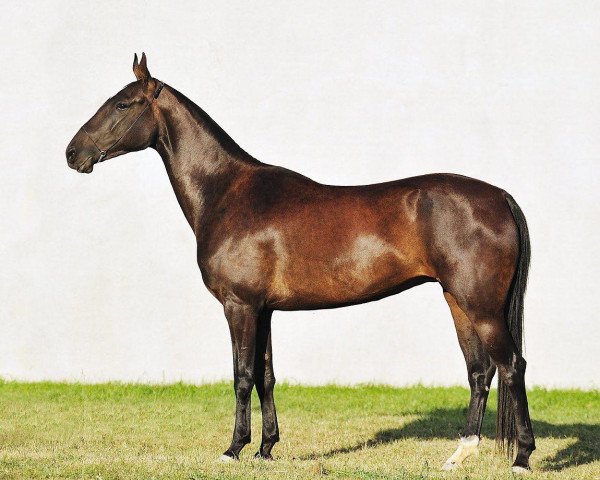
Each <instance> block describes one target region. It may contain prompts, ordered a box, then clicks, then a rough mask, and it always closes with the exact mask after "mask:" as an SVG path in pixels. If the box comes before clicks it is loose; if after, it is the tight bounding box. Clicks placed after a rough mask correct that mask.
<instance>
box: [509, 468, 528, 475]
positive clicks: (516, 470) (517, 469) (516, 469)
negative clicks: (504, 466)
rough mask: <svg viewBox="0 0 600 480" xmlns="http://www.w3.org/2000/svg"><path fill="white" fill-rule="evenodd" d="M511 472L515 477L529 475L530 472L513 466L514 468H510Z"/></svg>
mask: <svg viewBox="0 0 600 480" xmlns="http://www.w3.org/2000/svg"><path fill="white" fill-rule="evenodd" d="M512 472H513V473H514V474H515V475H528V474H530V473H531V470H529V469H528V468H525V467H519V466H515V467H512Z"/></svg>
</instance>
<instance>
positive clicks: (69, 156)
mask: <svg viewBox="0 0 600 480" xmlns="http://www.w3.org/2000/svg"><path fill="white" fill-rule="evenodd" d="M75 153H76V150H75V149H74V148H69V149H68V150H67V160H68V161H71V160H73V157H75Z"/></svg>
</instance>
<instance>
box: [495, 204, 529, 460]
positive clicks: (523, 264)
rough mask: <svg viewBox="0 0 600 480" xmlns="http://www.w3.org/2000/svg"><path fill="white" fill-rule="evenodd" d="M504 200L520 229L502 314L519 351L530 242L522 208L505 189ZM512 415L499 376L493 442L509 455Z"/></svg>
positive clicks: (513, 439) (513, 433)
mask: <svg viewBox="0 0 600 480" xmlns="http://www.w3.org/2000/svg"><path fill="white" fill-rule="evenodd" d="M505 197H506V202H507V203H508V206H509V208H510V211H511V212H512V215H513V218H514V219H515V223H516V224H517V228H518V230H519V261H518V264H517V270H516V271H515V274H514V277H513V281H512V285H511V287H510V292H509V294H508V298H507V301H506V307H505V316H506V322H507V324H508V329H509V330H510V334H511V335H512V338H513V340H514V342H515V345H516V347H517V350H518V351H519V353H521V352H522V349H523V301H524V298H525V290H526V288H527V272H528V270H529V260H530V258H531V246H530V244H529V230H528V228H527V221H526V220H525V215H524V214H523V211H522V210H521V208H520V207H519V205H517V202H515V199H514V198H513V197H511V196H510V195H509V194H508V193H506V194H505ZM516 437H517V435H516V429H515V415H514V409H513V406H512V399H511V397H510V392H509V390H508V387H507V386H506V384H505V383H504V382H503V381H502V379H501V378H500V376H498V412H497V416H496V445H497V446H498V447H499V449H500V450H505V451H506V452H507V454H508V455H509V456H512V452H513V448H514V445H515V443H516Z"/></svg>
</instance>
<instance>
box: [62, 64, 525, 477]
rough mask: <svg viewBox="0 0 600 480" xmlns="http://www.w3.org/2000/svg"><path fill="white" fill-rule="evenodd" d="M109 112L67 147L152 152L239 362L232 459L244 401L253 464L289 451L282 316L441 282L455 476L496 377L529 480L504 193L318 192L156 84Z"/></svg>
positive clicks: (507, 427) (456, 183)
mask: <svg viewBox="0 0 600 480" xmlns="http://www.w3.org/2000/svg"><path fill="white" fill-rule="evenodd" d="M133 71H134V73H135V76H136V78H137V81H136V82H133V83H131V84H129V85H127V86H126V87H125V88H124V89H123V90H121V91H120V92H118V93H117V94H116V95H114V96H113V97H111V98H110V99H108V100H107V101H106V102H105V103H104V105H102V106H101V107H100V109H99V110H98V112H97V113H96V114H95V115H94V116H93V117H92V118H91V119H90V120H89V121H88V122H86V123H85V124H84V125H83V126H82V127H81V128H80V130H79V131H78V132H77V134H76V135H75V137H74V138H73V140H71V142H70V143H69V146H68V147H67V151H66V155H67V162H68V165H69V166H70V167H71V168H73V169H75V170H77V171H78V172H85V173H90V172H92V170H93V169H94V165H95V164H96V163H98V162H101V161H104V160H108V159H110V158H114V157H118V156H119V155H123V154H125V153H128V152H132V151H137V150H142V149H145V148H147V147H151V148H154V149H155V150H156V151H157V152H158V153H159V154H160V156H161V157H162V159H163V162H164V164H165V167H166V170H167V173H168V175H169V179H170V181H171V184H172V186H173V189H174V190H175V195H176V197H177V200H178V201H179V204H180V206H181V209H182V210H183V213H184V215H185V217H186V219H187V221H188V222H189V224H190V226H191V227H192V230H193V231H194V234H195V235H196V239H197V259H198V266H199V267H200V272H201V273H202V278H203V280H204V283H205V284H206V286H207V288H208V290H209V291H210V292H211V293H212V294H213V295H214V296H215V297H216V298H217V299H218V300H219V302H221V304H222V305H223V308H224V312H225V316H226V318H227V322H228V323H229V330H230V333H231V343H232V350H233V366H234V388H235V395H236V414H235V428H234V432H233V440H232V442H231V446H230V447H229V448H228V449H227V451H226V452H225V453H224V454H223V457H222V459H224V460H233V459H238V458H239V454H240V451H241V450H242V448H243V447H244V445H246V444H247V443H249V442H250V394H251V391H252V388H253V387H254V386H256V389H257V391H258V396H259V398H260V402H261V409H262V420H263V428H262V442H261V445H260V449H259V451H258V453H257V454H256V455H257V456H258V457H261V458H264V459H272V457H271V449H272V448H273V445H274V444H275V443H276V442H277V441H278V440H279V430H278V426H277V416H276V413H275V401H274V398H273V387H274V385H275V376H274V374H273V358H272V354H271V351H272V350H271V315H272V313H273V311H274V310H306V309H320V308H334V307H341V306H345V305H353V304H359V303H364V302H369V301H373V300H377V299H380V298H383V297H386V296H388V295H392V294H395V293H398V292H401V291H403V290H406V289H408V288H411V287H413V286H415V285H419V284H421V283H424V282H438V283H439V284H440V285H441V286H442V288H443V292H444V297H445V298H446V301H447V302H448V305H449V306H450V311H451V313H452V317H453V319H454V324H455V327H456V332H457V335H458V341H459V344H460V347H461V349H462V351H463V354H464V357H465V360H466V363H467V371H468V378H469V385H470V387H471V401H470V404H469V411H468V415H467V423H466V426H465V429H464V431H463V434H462V436H461V439H460V443H459V447H458V449H457V450H456V452H455V453H454V454H453V455H452V456H451V457H450V458H449V459H448V461H447V462H446V463H445V464H444V467H443V468H445V469H453V468H456V467H457V466H458V465H460V464H461V463H462V461H463V460H464V459H465V458H466V457H468V456H469V455H471V454H473V453H476V451H477V446H478V444H479V439H480V430H481V423H482V419H483V415H484V410H485V405H486V401H487V397H488V393H489V388H490V384H491V381H492V378H493V376H494V374H495V372H496V368H497V369H498V372H499V395H498V396H499V404H498V417H497V432H496V439H497V442H498V444H499V446H500V447H501V448H504V449H506V450H507V451H508V452H509V454H510V452H512V447H513V444H515V443H516V445H517V453H516V458H515V460H514V464H513V471H515V472H524V471H526V470H527V469H529V456H530V454H531V452H533V450H534V449H535V442H534V437H533V432H532V428H531V421H530V419H529V411H528V406H527V396H526V392H525V380H524V376H525V364H526V363H525V360H524V359H523V357H522V355H521V344H522V328H523V297H524V294H525V287H526V282H527V271H528V267H529V255H530V254H529V252H530V250H529V234H528V231H527V223H526V221H525V217H524V215H523V212H522V211H521V209H520V208H519V206H518V205H517V203H516V202H515V200H514V199H513V198H512V197H511V196H510V195H509V194H508V193H506V192H505V191H504V190H501V189H499V188H497V187H494V186H492V185H489V184H487V183H484V182H482V181H479V180H475V179H472V178H467V177H463V176H459V175H450V174H432V175H424V176H420V177H414V178H407V179H403V180H396V181H392V182H387V183H380V184H375V185H363V186H352V187H349V186H331V185H322V184H320V183H317V182H315V181H313V180H311V179H310V178H307V177H305V176H303V175H300V174H299V173H295V172H293V171H290V170H287V169H285V168H281V167H277V166H273V165H267V164H264V163H261V162H259V161H258V160H256V159H254V158H253V157H252V156H250V155H249V154H248V153H246V152H245V151H244V150H242V149H241V148H240V147H239V146H238V145H237V144H236V143H235V142H234V141H233V140H232V139H231V138H230V137H229V136H228V135H227V134H226V133H225V132H224V131H223V130H222V129H221V128H220V127H219V126H218V125H217V124H216V123H215V122H214V121H213V120H212V119H211V118H210V117H209V116H208V115H207V114H206V113H205V112H204V111H203V110H202V109H200V108H199V107H198V106H196V105H195V104H194V103H193V102H192V101H190V100H189V99H188V98H186V97H185V96H184V95H182V94H181V93H179V92H178V91H177V90H175V89H173V88H171V87H170V86H168V85H166V84H164V83H163V82H161V81H159V80H156V79H155V78H152V77H151V76H150V73H149V71H148V68H147V64H146V56H145V55H142V58H141V61H140V62H138V58H137V55H136V56H135V59H134V64H133Z"/></svg>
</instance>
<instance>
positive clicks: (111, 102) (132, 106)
mask: <svg viewBox="0 0 600 480" xmlns="http://www.w3.org/2000/svg"><path fill="white" fill-rule="evenodd" d="M133 73H134V74H135V77H136V78H137V81H136V82H133V83H130V84H129V85H127V86H126V87H125V88H124V89H123V90H121V91H120V92H119V93H117V94H116V95H114V96H113V97H111V98H109V99H108V100H107V101H106V102H104V105H102V106H101V107H100V109H99V110H98V111H97V112H96V114H95V115H94V116H93V117H92V118H90V119H89V120H88V121H87V122H86V123H85V124H83V126H82V127H81V128H80V129H79V131H78V132H77V133H76V134H75V136H74V137H73V139H72V140H71V141H70V142H69V146H68V147H67V151H66V154H67V163H68V164H69V167H71V168H73V169H75V170H77V171H78V172H81V173H91V172H92V170H93V169H94V165H95V164H96V163H98V162H102V161H104V160H107V159H109V158H114V157H118V156H119V155H123V154H125V153H128V152H134V151H137V150H143V149H145V148H147V147H149V146H150V145H152V144H153V143H154V141H155V139H156V136H157V133H158V122H157V110H156V109H155V108H152V105H153V103H154V100H155V99H156V98H157V97H158V95H159V94H160V91H161V89H162V87H163V84H162V83H161V82H159V81H158V80H156V79H154V78H152V77H151V76H150V72H149V71H148V67H147V65H146V55H145V54H142V60H141V61H140V62H139V63H138V58H137V55H135V57H134V60H133Z"/></svg>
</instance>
